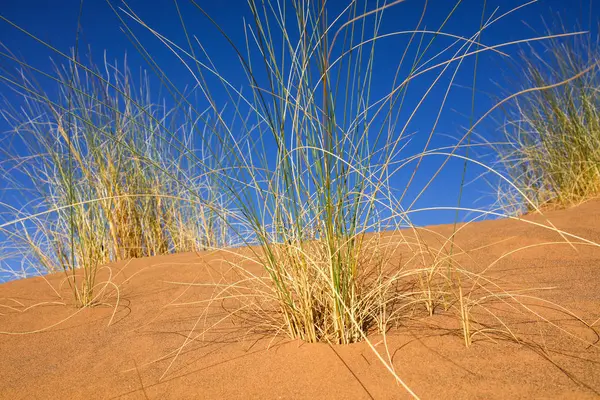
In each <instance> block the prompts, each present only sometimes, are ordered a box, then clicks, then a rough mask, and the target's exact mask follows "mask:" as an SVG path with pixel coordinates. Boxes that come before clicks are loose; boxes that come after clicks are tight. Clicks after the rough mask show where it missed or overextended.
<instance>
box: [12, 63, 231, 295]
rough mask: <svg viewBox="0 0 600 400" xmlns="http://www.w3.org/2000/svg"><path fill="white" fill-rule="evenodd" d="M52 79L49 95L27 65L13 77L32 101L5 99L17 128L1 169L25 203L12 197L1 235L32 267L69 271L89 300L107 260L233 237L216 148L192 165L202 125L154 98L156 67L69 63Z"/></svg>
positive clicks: (196, 246) (198, 246)
mask: <svg viewBox="0 0 600 400" xmlns="http://www.w3.org/2000/svg"><path fill="white" fill-rule="evenodd" d="M47 77H51V78H52V81H51V84H54V86H55V87H56V88H57V89H58V91H57V94H55V95H54V96H52V98H50V97H49V96H48V95H47V94H46V93H45V92H44V91H42V90H41V89H40V87H39V86H38V83H37V82H36V80H35V78H34V75H33V74H32V70H31V69H27V68H26V69H22V70H21V71H20V73H18V74H16V75H15V76H14V77H13V78H14V81H13V82H14V83H15V87H16V89H17V93H18V96H19V97H21V99H22V100H23V106H22V107H20V108H18V109H16V108H12V107H11V105H10V104H8V102H7V103H5V105H4V110H3V112H2V114H3V116H4V118H5V119H6V120H7V121H8V122H9V124H10V125H11V126H12V127H13V131H12V132H10V133H8V134H7V137H5V139H4V143H5V144H6V145H7V147H5V148H4V149H3V151H4V152H5V163H4V176H5V178H6V179H7V182H10V185H9V187H8V188H7V189H9V190H10V191H11V192H12V193H14V194H15V195H16V196H17V197H19V200H18V202H19V203H20V204H21V206H22V208H21V209H19V208H17V207H15V206H14V205H13V204H5V208H7V209H8V211H6V212H5V220H8V222H7V223H5V224H3V232H4V234H5V236H6V237H7V241H9V242H10V243H12V244H13V247H14V249H20V250H21V255H22V257H23V258H24V259H26V260H28V261H29V262H30V263H31V265H30V266H29V268H25V269H29V270H31V269H32V267H33V268H35V270H37V271H40V272H41V273H48V272H57V271H64V272H65V273H66V283H68V285H69V286H70V287H71V289H72V290H73V293H74V296H75V301H76V303H77V304H78V305H80V306H88V305H92V303H93V302H94V301H93V299H96V296H95V294H94V291H95V290H96V289H97V288H98V287H99V286H98V285H99V284H100V286H102V285H103V283H98V282H96V276H97V274H98V271H99V270H100V268H101V267H102V266H103V265H105V264H107V263H110V262H116V261H120V260H127V259H130V258H135V257H147V256H154V255H160V254H169V253H174V252H189V251H200V250H205V249H211V248H216V247H221V246H223V245H225V244H226V242H227V240H228V239H227V237H226V232H225V225H224V224H222V223H221V222H220V220H219V218H218V217H217V214H216V213H217V209H218V208H224V206H225V198H224V197H223V196H222V195H221V194H220V193H218V192H216V191H214V190H213V187H212V182H211V179H210V176H208V175H207V174H205V173H203V171H205V170H204V169H202V168H201V165H208V163H210V159H211V157H214V156H215V154H217V153H215V152H214V148H213V152H212V153H211V154H210V155H209V154H207V153H204V154H203V150H202V149H198V151H197V154H196V156H197V157H198V154H199V156H200V157H202V156H204V158H203V162H205V163H206V164H201V163H197V162H196V163H192V162H190V160H189V156H188V155H187V152H188V151H191V150H189V149H194V146H196V145H197V144H198V143H199V142H198V141H197V140H196V141H195V140H194V137H196V136H197V135H198V132H196V127H195V126H194V124H193V122H189V123H187V122H186V123H181V122H180V116H179V115H178V113H177V112H176V110H170V109H169V108H168V107H167V106H166V105H164V104H162V105H161V104H155V103H153V102H152V100H151V98H150V91H149V81H148V77H147V75H142V76H140V77H139V80H138V81H136V82H134V80H135V79H136V78H134V77H133V75H132V74H131V72H130V70H129V69H128V68H127V66H126V65H123V66H122V67H121V68H119V67H118V66H117V64H116V63H115V64H109V63H106V64H105V65H104V70H100V69H89V68H86V69H82V67H81V66H80V65H79V64H78V63H76V62H73V61H69V62H68V64H67V66H66V67H56V69H55V74H53V75H47ZM167 127H168V128H167ZM165 129H174V130H173V134H174V135H175V136H169V137H165V134H164V130H165ZM15 172H17V173H15ZM221 214H226V213H225V212H222V213H221Z"/></svg>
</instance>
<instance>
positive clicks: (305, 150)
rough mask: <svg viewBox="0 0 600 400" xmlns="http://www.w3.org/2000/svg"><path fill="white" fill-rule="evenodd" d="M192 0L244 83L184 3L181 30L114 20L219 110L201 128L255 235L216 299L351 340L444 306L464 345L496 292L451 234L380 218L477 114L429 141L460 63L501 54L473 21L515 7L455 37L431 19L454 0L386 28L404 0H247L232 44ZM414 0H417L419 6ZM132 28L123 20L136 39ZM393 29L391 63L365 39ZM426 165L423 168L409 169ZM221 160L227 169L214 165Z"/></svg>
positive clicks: (445, 154) (421, 180)
mask: <svg viewBox="0 0 600 400" xmlns="http://www.w3.org/2000/svg"><path fill="white" fill-rule="evenodd" d="M190 3H191V4H192V6H193V7H191V8H195V9H196V11H197V12H198V13H199V14H200V15H201V16H202V17H203V18H206V20H207V21H208V22H209V23H211V24H213V25H214V26H215V28H216V30H217V32H218V33H219V35H220V38H221V39H222V40H223V41H224V42H225V43H226V44H227V45H228V46H230V48H231V49H232V52H233V54H234V56H235V57H236V58H237V59H238V60H239V61H240V74H239V75H240V76H243V77H246V78H247V82H245V85H244V89H245V91H242V90H238V89H237V88H238V87H239V86H238V82H237V81H236V80H234V79H233V78H229V79H232V80H228V78H227V77H225V76H223V74H222V73H221V72H220V70H219V68H218V65H217V63H218V61H217V60H213V59H212V58H211V57H210V55H209V54H208V53H207V52H206V49H205V47H204V46H203V45H202V43H201V41H200V39H199V38H198V37H197V36H194V35H193V33H192V32H191V29H192V27H193V26H194V24H192V23H188V22H186V19H188V18H191V15H192V13H191V11H188V12H185V13H183V12H182V11H181V10H180V8H179V6H177V11H178V13H179V19H180V22H181V26H182V32H184V34H185V37H186V40H184V41H183V43H175V42H174V41H172V40H170V39H169V38H168V37H165V36H163V35H161V34H160V33H159V32H157V31H156V30H154V29H153V28H152V27H151V26H150V25H149V24H148V23H146V22H145V21H144V20H142V19H141V18H140V17H138V16H137V14H136V13H135V11H134V10H133V9H131V8H128V7H126V6H125V7H124V8H123V10H122V11H123V12H124V14H125V16H124V17H122V20H121V21H122V22H123V23H124V25H127V24H129V25H132V24H131V20H133V21H134V22H135V23H136V24H137V25H139V26H141V27H142V28H143V29H145V30H147V31H149V32H151V33H152V34H153V35H155V37H156V38H157V39H158V40H159V41H160V42H161V43H163V44H164V45H165V46H166V47H167V48H168V49H169V50H171V51H172V52H173V54H174V57H175V58H176V59H177V60H178V61H179V62H180V63H181V64H183V65H184V67H185V69H186V70H187V71H188V72H189V74H190V77H191V79H192V81H193V83H194V84H195V85H197V86H198V87H199V88H201V92H202V93H203V94H204V95H205V97H206V101H207V103H208V104H210V107H211V109H212V113H213V114H214V115H215V116H217V118H218V124H217V125H218V128H219V129H215V130H213V134H214V135H215V136H218V137H219V138H222V140H221V142H222V143H226V146H227V148H228V149H229V151H228V154H231V157H229V158H228V159H227V162H228V164H227V165H220V166H218V168H216V169H215V176H217V177H218V179H217V180H218V181H219V182H220V184H219V187H220V188H221V190H222V191H223V192H224V193H227V194H228V196H229V197H230V198H231V200H232V204H233V207H234V208H235V209H236V210H237V211H238V212H239V216H240V217H242V220H243V223H244V225H245V226H249V227H250V228H251V231H252V239H253V241H252V243H250V242H247V243H248V244H258V246H256V247H252V248H250V251H251V252H252V255H251V256H248V257H246V259H245V261H243V262H240V263H233V264H232V268H233V269H235V270H237V271H238V272H239V273H240V274H241V275H242V279H241V280H240V281H239V282H236V283H234V284H232V285H225V286H226V287H225V288H224V289H223V291H222V292H221V293H220V294H219V295H218V296H217V298H222V299H227V300H231V299H233V298H235V299H238V300H239V301H240V302H241V305H239V307H238V308H237V309H234V311H233V314H234V315H240V314H241V316H242V317H243V318H254V321H256V322H257V323H258V324H259V325H261V326H269V327H271V328H274V330H275V332H281V331H285V332H287V333H288V335H289V336H290V337H293V338H299V339H302V340H305V341H308V342H328V343H337V344H348V343H353V342H356V341H360V340H364V339H367V335H368V334H370V333H373V332H379V333H381V334H385V332H386V331H387V329H388V328H389V327H391V326H394V325H395V324H399V323H402V322H403V321H404V320H406V318H409V317H410V316H412V315H415V314H416V315H420V314H423V315H431V314H433V313H434V312H436V310H445V312H448V313H452V314H454V315H455V316H456V321H458V323H459V326H460V327H461V328H460V329H461V331H462V332H463V336H464V339H465V343H466V344H467V345H469V344H470V343H471V340H472V337H473V336H475V335H476V334H478V333H480V332H483V331H486V332H487V334H490V333H491V332H493V330H491V329H488V328H484V327H485V325H478V324H477V323H476V322H475V319H474V318H473V315H474V314H475V313H474V311H475V310H476V309H484V308H485V307H486V304H488V303H489V302H493V301H500V302H503V301H506V300H503V299H502V296H496V295H495V294H494V293H495V292H494V291H497V290H498V288H497V287H494V286H493V285H492V286H491V287H489V288H488V287H487V284H488V283H489V280H487V279H480V277H479V276H477V275H476V274H472V273H469V272H468V271H466V270H464V269H462V268H461V267H460V266H459V265H458V264H457V263H455V262H453V259H452V257H451V256H450V255H449V254H448V253H449V251H448V248H449V247H450V246H447V247H443V248H442V249H438V250H433V249H432V248H430V247H429V246H428V245H427V243H426V241H425V240H423V239H422V237H421V233H420V231H417V230H415V229H412V231H403V232H401V234H400V235H401V236H402V239H401V240H398V239H397V238H396V239H394V240H389V237H388V238H387V239H386V235H385V231H387V230H394V231H397V230H399V229H402V228H414V226H413V225H412V223H411V222H410V218H409V215H410V213H412V212H416V211H418V209H417V208H416V206H415V204H418V201H419V198H420V197H421V196H422V195H423V193H424V192H425V191H426V190H427V189H428V188H429V187H430V186H431V185H432V182H433V181H434V180H435V179H436V177H437V176H438V175H439V173H440V172H441V170H442V169H443V168H444V165H446V163H447V162H448V161H449V160H450V159H451V158H452V157H453V156H455V155H456V154H457V152H458V151H459V150H460V149H461V148H464V147H466V146H467V145H468V144H467V141H466V140H465V139H466V138H467V137H468V136H469V134H470V133H471V132H472V130H473V129H474V128H475V126H476V125H477V123H478V122H475V120H474V121H473V124H472V126H470V128H469V130H468V132H467V133H466V134H465V136H464V137H463V138H462V139H460V140H459V141H458V142H457V143H455V144H453V145H450V146H447V147H445V148H441V149H435V148H433V147H432V141H433V138H434V136H435V133H436V129H437V126H438V122H439V121H440V119H441V118H442V115H443V114H444V111H445V109H446V107H447V104H446V103H447V101H448V98H449V97H450V92H451V89H452V87H453V83H454V80H455V78H456V76H457V74H458V71H459V70H460V69H461V67H462V65H463V62H464V61H465V60H467V59H473V58H474V55H476V54H478V53H480V52H484V51H485V52H490V53H495V54H499V55H505V54H504V53H502V52H501V51H500V50H499V49H500V48H502V47H503V46H504V45H502V44H500V45H496V46H495V47H488V46H485V45H484V44H483V43H481V42H480V41H479V39H480V35H481V32H482V31H483V30H485V29H487V28H488V27H489V26H491V25H493V24H495V23H497V22H498V21H500V20H502V19H503V18H504V17H506V16H507V15H509V14H511V13H512V12H513V11H514V10H509V11H507V12H506V13H505V14H499V13H498V14H496V13H493V14H492V15H491V16H490V17H489V18H488V19H483V18H482V23H481V26H480V29H479V30H476V31H475V32H474V33H473V35H472V36H471V37H461V36H457V35H453V34H448V33H445V32H444V27H445V24H446V23H447V21H449V20H450V19H451V18H453V16H454V13H455V12H456V10H457V9H458V7H459V5H460V2H458V3H457V4H456V5H455V7H454V8H449V14H448V16H447V18H446V19H445V20H444V21H442V22H441V24H440V26H438V27H436V28H431V29H425V28H423V27H422V26H421V24H422V18H421V20H420V21H417V24H416V27H415V28H414V29H410V30H407V31H392V32H386V33H383V32H381V31H380V29H381V26H382V24H383V21H384V14H385V13H386V12H387V10H389V9H390V8H391V7H395V6H399V4H400V3H402V1H394V2H389V3H382V4H379V5H373V6H370V5H369V4H367V2H349V3H348V4H347V5H346V6H345V7H343V8H340V10H339V11H338V13H337V14H335V15H333V16H331V15H330V11H329V6H327V5H326V2H310V1H291V2H287V1H273V2H255V1H252V0H251V1H249V6H250V11H249V13H250V16H249V19H248V21H250V22H249V23H248V24H247V25H245V30H244V38H245V40H244V41H243V42H242V43H239V42H236V38H234V37H232V36H230V35H229V33H228V32H227V31H226V30H225V29H223V28H221V27H220V26H219V25H218V23H217V22H216V21H215V20H214V19H212V18H211V16H210V15H209V14H208V13H207V12H206V11H205V10H204V9H203V8H202V6H201V5H200V4H199V3H198V2H195V1H191V2H190ZM176 4H178V3H176ZM426 10H427V3H425V4H424V8H423V15H424V14H425V12H426ZM129 25H128V26H129ZM133 25H135V24H133ZM133 29H134V28H132V27H128V30H127V31H128V32H129V34H131V35H132V36H133V37H134V38H135V37H136V36H135V34H134V33H133V32H134V30H133ZM393 39H398V40H400V39H403V41H402V42H401V43H402V46H401V50H400V51H399V52H397V53H396V56H397V58H396V61H394V64H392V65H391V66H390V61H389V59H387V57H384V58H385V59H386V62H385V63H384V64H383V65H380V64H379V63H380V62H381V60H382V58H381V57H377V56H376V54H380V53H378V51H377V46H378V45H379V43H380V42H386V43H388V44H389V42H387V41H393ZM539 39H542V38H538V40H539ZM142 53H143V54H144V56H145V58H147V59H150V60H152V62H155V61H154V59H153V57H152V54H151V53H149V52H147V51H145V50H144V49H142ZM388 55H389V54H388ZM229 67H231V66H229ZM380 71H385V72H387V74H384V75H385V76H386V77H387V79H385V80H383V79H381V78H382V77H381V75H380V73H379V72H380ZM160 76H161V78H162V80H163V81H166V80H167V78H168V76H167V75H166V74H160ZM415 81H418V84H416V83H414V82H415ZM173 91H174V90H173ZM217 91H219V92H220V93H222V94H223V93H224V94H225V96H226V97H227V99H228V100H227V101H228V103H229V104H232V105H234V108H233V110H231V111H230V113H229V114H227V113H223V112H222V109H221V106H219V105H218V104H217V101H216V100H215V99H216V98H217V96H215V95H214V94H213V93H215V92H217ZM434 93H435V94H436V95H434ZM423 104H428V108H427V110H428V111H427V112H425V111H424V110H422V108H423ZM432 104H436V106H435V107H434V111H433V112H432V111H431V109H432V108H431V106H432ZM191 112H192V113H194V112H197V111H195V108H194V107H191ZM421 113H423V114H425V113H427V116H428V117H427V121H429V122H430V123H429V124H428V125H426V128H424V129H423V130H424V132H420V135H419V137H418V138H416V135H411V133H412V131H411V127H412V126H413V124H414V123H415V120H416V117H415V116H416V115H418V114H421ZM486 115H487V114H486ZM228 117H229V118H232V119H233V120H234V121H235V122H236V124H235V129H234V128H233V126H234V124H233V123H232V122H231V120H230V119H228ZM484 117H485V115H484ZM482 118H483V117H482ZM421 121H422V119H421ZM223 133H225V136H221V135H222V134H223ZM225 137H227V138H231V139H232V140H231V141H227V140H225ZM411 139H414V140H415V141H416V143H417V144H411V143H410V140H411ZM407 149H410V151H408V150H407ZM434 156H435V157H439V158H441V159H442V162H441V165H439V164H437V167H439V168H438V169H437V172H436V170H435V169H434V170H433V171H432V170H431V164H428V160H429V159H430V158H432V157H434ZM461 160H462V159H461ZM425 164H428V165H429V168H430V169H429V172H427V174H429V176H427V177H423V176H419V177H418V178H416V177H417V175H419V174H420V173H421V171H420V167H421V166H422V165H425ZM227 169H229V170H236V171H238V173H237V174H235V175H234V176H232V175H230V174H225V173H221V172H218V171H225V170H227ZM217 170H218V171H217ZM451 240H452V239H451V238H449V239H448V240H447V241H446V242H445V244H446V245H449V243H450V242H451ZM251 264H255V265H258V266H260V267H261V268H262V270H263V271H264V272H265V276H262V275H261V274H257V273H256V272H255V269H252V268H250V267H249V265H251ZM219 287H222V285H221V286H219ZM484 313H485V312H484ZM490 314H491V315H493V312H490Z"/></svg>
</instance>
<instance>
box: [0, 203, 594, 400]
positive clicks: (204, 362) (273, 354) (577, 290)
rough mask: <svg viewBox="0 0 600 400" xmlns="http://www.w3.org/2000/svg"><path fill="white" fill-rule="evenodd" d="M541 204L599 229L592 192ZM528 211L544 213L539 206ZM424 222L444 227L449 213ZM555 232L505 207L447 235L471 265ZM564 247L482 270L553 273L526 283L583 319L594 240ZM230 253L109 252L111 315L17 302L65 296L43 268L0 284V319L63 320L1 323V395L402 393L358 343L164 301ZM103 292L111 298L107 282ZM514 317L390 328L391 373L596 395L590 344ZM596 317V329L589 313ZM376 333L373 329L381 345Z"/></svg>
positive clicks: (473, 387)
mask: <svg viewBox="0 0 600 400" xmlns="http://www.w3.org/2000/svg"><path fill="white" fill-rule="evenodd" d="M546 215H547V217H548V218H549V219H550V220H551V221H552V222H553V223H554V224H555V226H557V227H558V228H560V229H563V230H565V231H568V232H570V233H573V234H575V235H580V236H583V237H585V238H586V239H590V240H593V241H596V242H599V243H600V202H598V201H595V202H588V203H586V204H584V205H581V206H579V207H576V208H574V209H571V210H568V211H554V212H549V213H547V214H546ZM528 219H529V220H532V221H537V222H544V218H542V217H541V216H532V217H528ZM432 229H433V231H434V232H438V233H448V232H450V231H451V227H448V226H439V227H434V228H432ZM430 235H431V236H432V238H431V239H430V240H432V241H433V242H435V238H434V236H435V235H434V234H430ZM560 240H562V239H561V237H560V236H559V235H557V234H556V233H554V232H551V231H548V230H546V229H543V228H538V227H535V226H532V225H530V224H526V223H524V222H520V221H512V220H502V221H486V222H480V223H474V224H470V225H468V226H466V227H464V229H462V230H461V231H460V233H459V236H458V243H459V244H460V247H461V248H462V249H463V250H468V254H467V255H465V256H464V259H465V261H464V262H465V265H466V264H469V265H471V266H472V268H473V269H477V268H483V267H485V266H487V265H489V263H491V262H493V261H494V260H496V259H498V258H499V257H500V256H502V255H503V254H506V253H507V252H509V251H511V250H514V249H516V248H519V247H522V246H529V245H533V244H536V243H543V242H555V241H560ZM576 248H577V250H574V249H573V248H572V247H570V246H569V245H565V244H556V245H546V246H538V247H531V248H528V249H525V250H522V251H519V252H516V253H513V254H510V255H509V256H507V257H505V258H503V259H502V260H501V261H500V262H498V263H497V264H496V265H494V267H493V268H492V270H491V271H490V273H491V274H492V275H493V276H494V277H496V278H498V279H503V280H505V281H506V283H507V284H509V285H512V286H513V287H524V288H526V287H555V286H556V287H557V288H556V289H554V290H552V291H543V292H541V294H540V293H535V294H536V295H541V296H544V298H546V299H549V300H552V301H556V302H559V303H560V304H561V305H563V306H565V307H568V308H569V309H570V310H573V311H575V312H576V313H577V314H578V315H579V316H581V317H582V318H583V319H584V320H586V321H587V322H589V323H592V322H594V321H596V320H598V318H600V248H595V247H592V246H576ZM231 257H232V256H230V255H226V254H223V253H219V252H217V253H211V254H181V255H174V256H165V257H155V258H148V259H138V260H133V261H131V262H129V263H120V264H115V265H112V266H111V270H112V273H113V280H114V282H115V283H116V284H118V285H119V286H120V303H119V304H120V305H119V307H118V309H117V312H116V314H115V318H114V321H113V324H112V325H111V326H110V327H107V323H108V321H109V320H110V318H111V316H112V313H113V308H112V307H109V306H99V307H95V308H92V309H76V308H74V307H72V306H69V305H60V304H49V303H48V304H41V305H39V306H37V307H34V308H29V309H26V307H28V306H31V305H34V304H38V303H42V302H61V301H63V302H67V303H68V302H69V297H68V291H67V290H66V289H64V288H63V290H61V291H60V292H61V293H62V294H63V300H61V299H60V298H59V297H57V295H56V293H55V292H54V291H53V289H52V288H51V287H50V286H51V285H52V286H53V287H55V288H58V287H59V286H60V282H61V280H62V278H63V276H62V275H56V276H51V277H49V279H48V282H46V281H45V280H43V279H42V278H35V279H28V280H23V281H17V282H9V283H6V284H2V285H0V305H3V307H0V331H4V332H12V333H16V332H26V331H32V330H36V329H44V328H47V327H48V326H52V325H54V324H57V323H58V322H60V321H62V320H64V321H63V322H62V323H60V324H57V325H56V326H54V327H52V328H50V329H46V330H44V331H43V332H40V333H35V334H26V335H16V334H11V335H6V334H2V335H0V351H1V355H2V356H1V357H0V397H1V398H4V399H21V398H22V399H34V398H40V399H42V398H44V399H45V398H53V399H55V398H64V399H67V398H73V399H76V398H86V399H96V398H98V399H107V398H115V399H117V398H118V399H169V398H207V399H215V398H340V399H341V398H352V399H354V398H357V399H361V398H365V399H368V398H375V399H380V398H406V393H405V392H404V391H403V390H402V389H401V388H400V387H399V386H397V385H396V384H395V383H394V380H393V378H392V376H391V375H390V374H389V373H388V372H387V371H386V370H385V369H384V368H383V367H382V366H381V364H380V363H379V361H378V360H377V359H376V357H375V355H374V354H373V353H372V351H371V350H370V349H369V348H368V346H367V345H366V344H365V343H359V344H355V345H351V346H330V345H327V344H318V345H314V344H304V343H300V342H298V341H291V340H289V339H287V338H286V337H285V336H284V335H280V336H279V337H277V338H276V339H273V338H272V337H271V336H270V335H267V334H266V333H264V332H261V331H260V330H257V331H255V332H249V329H248V326H247V325H244V324H233V323H231V321H230V320H228V319H225V320H223V321H222V319H223V318H224V317H226V314H227V312H226V311H225V310H223V309H222V308H221V307H219V306H218V304H214V305H213V306H211V307H210V308H209V312H207V313H205V314H202V310H203V309H205V307H204V306H203V305H199V304H188V305H180V306H177V305H175V303H186V302H191V301H199V300H202V299H207V298H209V296H210V295H211V293H212V292H213V288H211V287H206V286H193V287H189V286H184V285H178V284H175V283H173V282H197V283H202V282H215V281H216V280H218V279H219V277H220V276H222V275H223V271H225V270H226V268H227V265H226V263H224V262H223V259H224V258H231ZM104 272H105V273H106V272H107V271H104ZM107 301H108V302H110V303H112V304H114V303H115V299H114V296H113V297H111V298H109V299H107ZM538 310H542V309H538ZM540 312H541V311H540ZM544 312H545V313H546V314H544V315H548V316H549V318H552V320H553V321H555V322H557V323H559V324H561V326H564V327H565V328H566V329H569V330H570V331H571V332H573V333H576V334H577V335H579V337H582V338H583V339H585V340H588V341H591V342H593V341H595V340H596V336H595V335H594V334H593V332H591V331H590V330H589V329H583V328H582V324H577V323H575V322H574V321H573V318H571V317H568V316H566V315H564V314H558V313H556V312H553V311H552V310H551V309H548V310H544ZM528 318H530V316H529V317H528ZM217 322H219V324H217V325H216V327H214V328H212V329H209V330H208V331H207V332H206V333H205V334H204V335H201V336H199V337H197V340H194V341H192V342H190V343H189V344H188V345H187V346H186V347H185V348H184V349H183V351H181V353H180V354H179V356H178V357H177V359H176V360H175V362H173V363H172V365H170V363H171V361H172V360H173V351H176V350H177V349H178V348H179V347H181V345H182V344H183V343H184V341H186V337H187V336H188V334H189V333H190V332H191V331H192V330H193V331H194V332H195V333H194V335H195V336H197V335H198V334H199V333H201V332H202V331H203V329H204V327H207V326H211V325H213V324H214V323H217ZM527 322H529V324H527ZM516 325H519V326H524V325H529V328H526V329H525V331H526V332H529V334H530V335H529V336H527V337H529V338H532V340H533V341H534V343H537V345H532V344H528V343H529V342H526V343H525V342H524V343H521V344H517V343H515V342H513V341H509V340H496V343H494V342H492V341H490V340H478V341H476V343H475V344H474V345H473V346H472V347H470V348H469V349H466V348H465V347H464V345H463V341H462V338H461V337H460V336H459V335H457V334H456V329H455V328H456V327H457V326H456V323H455V321H448V318H446V317H444V316H443V315H436V316H434V317H430V318H424V319H422V320H412V321H410V322H409V323H407V325H406V326H403V327H399V328H396V329H394V330H392V331H391V332H390V333H389V335H388V337H387V341H388V348H389V350H390V355H391V356H392V358H393V361H394V366H395V368H396V371H397V373H398V374H399V375H400V376H401V377H402V378H403V379H404V380H405V381H406V382H407V384H408V385H409V386H410V387H411V388H412V389H413V390H414V391H415V392H416V393H417V394H419V395H420V396H421V397H422V398H482V399H483V398H485V399H490V398H550V397H552V398H597V397H599V396H600V394H599V393H600V349H598V348H596V347H594V346H591V347H590V346H589V345H586V344H585V343H584V342H582V341H577V340H575V339H572V338H571V339H568V338H566V337H563V336H564V335H563V336H561V335H559V334H558V333H557V331H556V330H554V329H551V328H549V327H548V326H547V324H546V325H541V324H536V323H531V322H530V321H523V320H520V322H519V323H518V324H516ZM596 328H597V329H598V330H600V322H597V323H596ZM527 329H529V330H527ZM380 339H381V338H378V337H373V338H372V340H373V341H374V342H375V343H379V344H378V346H377V348H378V349H379V350H380V351H381V352H382V353H383V352H384V346H383V345H382V344H381V343H380V342H381V340H380ZM480 339H483V337H480ZM169 365H170V367H169ZM165 371H166V374H165ZM163 374H164V376H162V375H163ZM161 376H162V379H161Z"/></svg>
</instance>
